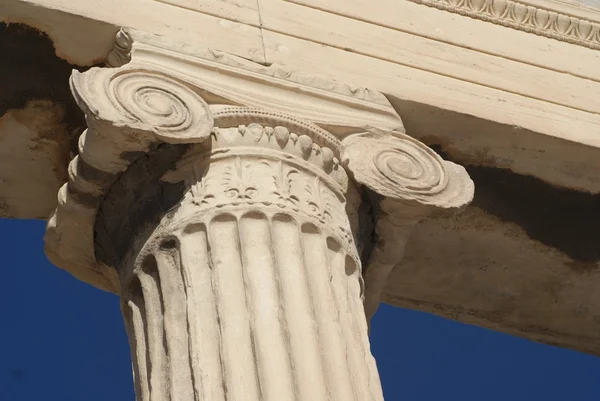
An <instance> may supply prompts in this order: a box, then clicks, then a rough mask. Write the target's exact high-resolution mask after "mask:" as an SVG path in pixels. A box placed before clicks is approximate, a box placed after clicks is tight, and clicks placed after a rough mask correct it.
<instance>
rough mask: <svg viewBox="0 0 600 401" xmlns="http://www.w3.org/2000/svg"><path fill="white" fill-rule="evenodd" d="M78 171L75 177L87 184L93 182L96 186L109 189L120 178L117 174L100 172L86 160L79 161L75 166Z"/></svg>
mask: <svg viewBox="0 0 600 401" xmlns="http://www.w3.org/2000/svg"><path fill="white" fill-rule="evenodd" d="M75 168H76V169H77V171H76V173H75V175H76V176H78V177H81V178H82V179H83V180H85V181H87V182H93V183H94V184H96V185H98V186H100V187H102V188H107V187H109V186H110V185H111V184H112V183H113V182H115V180H116V179H117V178H118V176H119V175H118V174H117V173H107V172H105V171H102V170H98V169H97V168H96V167H94V166H91V165H90V164H88V163H87V162H86V161H85V160H83V159H79V161H78V162H77V163H76V164H75Z"/></svg>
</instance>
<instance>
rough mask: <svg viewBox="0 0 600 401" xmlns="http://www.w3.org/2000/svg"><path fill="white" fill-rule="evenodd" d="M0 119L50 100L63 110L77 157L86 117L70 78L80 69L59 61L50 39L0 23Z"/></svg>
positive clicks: (40, 33) (27, 29) (37, 33)
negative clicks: (77, 102)
mask: <svg viewBox="0 0 600 401" xmlns="http://www.w3.org/2000/svg"><path fill="white" fill-rule="evenodd" d="M0 54H2V56H3V59H2V63H0V87H2V91H0V116H2V115H4V114H5V113H6V112H7V111H8V110H10V109H20V108H22V107H24V106H25V105H26V104H27V103H28V102H29V101H32V100H49V101H52V102H54V103H56V104H57V105H58V106H59V107H61V108H62V109H63V110H64V116H63V122H64V123H65V125H66V127H67V130H68V133H69V136H70V137H71V138H72V141H71V151H73V152H74V153H77V147H76V138H77V136H78V135H79V134H81V132H82V129H83V127H85V120H84V115H83V113H82V112H81V110H80V109H79V107H78V106H77V104H76V103H75V100H74V99H73V97H72V96H71V91H70V88H69V77H70V75H71V71H72V70H73V69H74V68H77V69H79V70H80V71H82V70H81V69H80V68H78V67H77V66H74V65H72V64H69V63H68V62H66V61H64V60H62V59H60V58H58V57H57V56H56V54H55V49H54V45H53V44H52V41H51V40H50V38H49V37H48V36H47V35H46V34H44V33H42V32H40V31H38V30H36V29H34V28H31V27H29V26H27V25H24V24H6V23H0Z"/></svg>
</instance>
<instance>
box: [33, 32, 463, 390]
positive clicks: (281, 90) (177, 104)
mask: <svg viewBox="0 0 600 401" xmlns="http://www.w3.org/2000/svg"><path fill="white" fill-rule="evenodd" d="M108 62H109V65H110V67H107V68H92V69H90V70H88V71H86V72H84V73H79V72H74V73H73V75H72V77H71V88H72V91H73V94H74V96H75V99H76V101H77V103H78V105H79V106H80V107H81V109H82V110H83V112H84V114H85V117H86V122H87V126H88V127H87V130H86V131H85V132H84V133H83V134H82V135H81V137H80V140H79V154H78V155H77V156H76V157H75V158H74V159H73V160H72V161H71V163H70V165H69V181H68V183H67V184H65V185H64V186H63V187H62V188H61V190H60V192H59V202H58V203H59V204H58V207H57V209H56V211H55V213H54V214H53V216H52V217H51V218H50V220H49V222H48V229H47V234H46V238H45V240H46V253H47V255H48V257H49V258H50V259H51V260H52V261H53V262H54V263H55V264H56V265H57V266H60V267H62V268H64V269H66V270H68V271H69V272H71V273H72V274H74V275H75V276H77V277H79V278H81V279H83V280H85V281H87V282H88V283H90V284H92V285H95V286H97V287H100V288H103V289H105V290H109V291H113V292H115V293H117V294H119V296H120V297H121V304H122V310H123V315H124V318H125V322H126V327H127V331H128V335H129V338H130V344H131V351H132V360H133V367H134V372H135V386H136V394H137V399H138V400H151V399H160V400H178V401H180V400H193V399H195V397H197V396H198V395H201V397H200V398H202V399H204V398H206V399H210V400H214V401H218V400H223V401H224V400H225V399H230V398H233V399H245V400H250V401H259V400H273V401H274V400H281V399H283V400H292V399H298V400H305V401H309V400H311V401H312V400H327V399H329V400H332V401H333V400H336V401H337V400H339V401H342V400H344V401H347V400H373V401H376V400H382V399H383V395H382V391H381V385H380V383H379V378H378V373H377V368H376V365H375V361H374V360H373V357H372V356H371V353H370V350H369V340H368V329H367V319H368V316H370V315H371V314H372V313H373V312H374V310H375V309H376V307H377V304H378V303H379V299H380V297H381V293H382V289H383V284H384V283H385V280H386V278H387V275H388V274H389V273H390V270H391V267H393V266H394V265H396V264H397V263H399V262H400V260H401V259H402V257H403V249H404V246H405V244H406V241H407V240H408V237H409V236H410V232H411V230H412V229H413V228H414V227H415V225H417V224H418V223H419V222H420V221H421V220H423V219H425V218H426V217H427V216H429V215H430V214H432V213H441V214H448V213H453V212H454V211H456V210H460V209H461V208H462V207H464V206H466V205H467V204H468V203H469V202H470V201H471V200H472V198H473V191H474V186H473V182H472V181H471V180H470V178H469V176H468V174H467V173H466V171H465V169H464V168H462V167H461V166H458V165H456V164H454V163H452V162H448V161H444V160H442V159H441V158H440V156H439V155H437V154H436V153H435V152H434V151H433V150H431V149H430V148H428V147H427V146H425V145H424V144H422V143H420V142H419V141H417V140H415V139H413V138H411V137H410V136H408V135H406V133H405V132H404V128H403V125H402V121H401V120H400V118H399V117H398V116H397V115H396V113H395V112H394V110H393V108H392V107H391V106H390V105H389V103H388V101H387V99H386V98H385V97H383V96H382V95H381V94H380V93H378V92H375V91H370V90H367V89H364V88H358V87H351V86H347V85H343V84H340V83H338V82H336V81H332V80H327V79H323V78H318V77H314V76H308V75H302V74H301V73H298V72H290V71H286V70H284V69H281V68H280V67H263V66H260V65H257V64H255V63H251V62H248V61H246V60H243V59H240V58H237V57H232V56H229V55H226V54H223V53H221V52H216V51H210V50H206V49H201V48H196V47H186V46H182V45H180V44H178V43H176V42H170V41H168V40H166V39H165V38H160V37H156V36H154V35H149V34H144V33H140V32H137V31H133V30H123V31H121V32H120V34H119V36H118V40H117V47H116V48H115V50H114V51H113V52H112V53H111V54H110V55H109V57H108ZM374 238H377V241H375V240H374ZM363 264H364V265H365V269H364V270H363ZM363 301H366V302H367V304H366V307H367V311H366V313H365V304H364V303H363Z"/></svg>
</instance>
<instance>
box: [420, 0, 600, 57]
mask: <svg viewBox="0 0 600 401" xmlns="http://www.w3.org/2000/svg"><path fill="white" fill-rule="evenodd" d="M409 1H412V2H414V3H417V4H424V5H426V6H429V7H434V8H437V9H440V10H446V11H450V12H452V13H456V14H460V15H464V16H468V17H471V18H475V19H479V20H482V21H488V22H492V23H494V24H498V25H502V26H506V27H509V28H513V29H517V30H520V31H524V32H529V33H534V34H536V35H539V36H545V37H547V38H551V39H556V40H560V41H562V42H567V43H572V44H575V45H579V46H584V47H587V48H590V49H595V50H598V49H600V23H598V22H596V21H593V20H591V19H585V18H581V17H579V16H576V15H573V14H566V13H564V12H557V11H555V10H553V9H551V7H540V6H537V5H532V4H531V2H523V1H521V2H518V1H513V0H409ZM561 6H562V7H558V8H565V7H566V6H565V5H562V4H561ZM555 9H556V8H555ZM577 14H581V13H577Z"/></svg>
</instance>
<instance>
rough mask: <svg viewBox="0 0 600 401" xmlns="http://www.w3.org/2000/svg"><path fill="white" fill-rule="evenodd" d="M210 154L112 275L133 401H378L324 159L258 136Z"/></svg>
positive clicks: (305, 147)
mask: <svg viewBox="0 0 600 401" xmlns="http://www.w3.org/2000/svg"><path fill="white" fill-rule="evenodd" d="M300 128H301V127H300ZM300 128H299V129H300ZM211 141H212V142H211V143H210V144H203V145H198V146H197V147H196V149H192V150H191V151H190V152H188V154H187V155H186V156H185V157H184V159H183V160H182V161H181V162H180V163H179V165H178V170H177V173H176V175H178V177H179V178H181V177H184V178H185V181H186V182H187V183H188V188H189V189H188V191H187V193H186V194H185V196H184V198H183V199H182V201H181V203H180V205H179V206H178V208H177V209H176V210H174V211H173V212H171V213H169V214H167V216H165V217H164V218H163V219H162V221H161V223H160V224H159V225H158V226H157V227H156V228H155V229H154V230H153V233H152V234H151V235H150V236H149V238H148V239H147V240H146V242H145V244H144V245H143V246H142V247H141V250H140V251H139V252H138V253H137V255H136V256H135V257H134V258H132V260H131V261H130V263H129V264H128V265H127V266H125V267H124V268H123V269H122V282H123V296H122V300H123V302H122V306H123V312H124V316H125V321H126V325H127V328H128V331H129V336H130V339H131V346H132V356H133V361H134V371H135V382H136V392H137V397H138V400H139V401H166V400H172V401H187V400H190V401H192V400H194V401H201V400H202V401H204V400H206V401H225V400H227V401H259V400H260V401H263V400H264V401H288V400H289V401H320V400H328V401H352V400H355V401H380V400H382V399H383V396H382V391H381V386H380V383H379V377H378V373H377V368H376V366H375V362H374V359H373V357H372V356H371V353H370V349H369V341H368V335H367V323H366V319H365V314H364V309H363V303H362V299H363V294H362V278H361V266H360V260H359V258H358V256H357V251H356V247H355V244H354V239H353V236H352V234H351V229H350V226H351V225H350V221H349V219H348V216H347V212H346V206H347V202H346V192H347V190H348V189H347V187H346V188H344V186H347V185H348V183H347V178H346V177H345V172H344V171H343V169H342V168H341V166H339V164H338V162H337V159H336V158H335V157H334V156H333V152H332V151H331V150H330V149H329V148H327V147H325V146H320V145H318V144H317V143H316V142H313V141H312V140H311V138H310V137H309V136H307V135H300V136H298V135H296V134H294V133H290V132H289V130H288V129H286V128H283V127H274V128H270V127H263V126H260V125H257V124H251V125H249V126H248V127H245V126H241V127H233V128H217V129H215V130H214V132H213V134H212V136H211ZM172 179H173V178H172Z"/></svg>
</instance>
